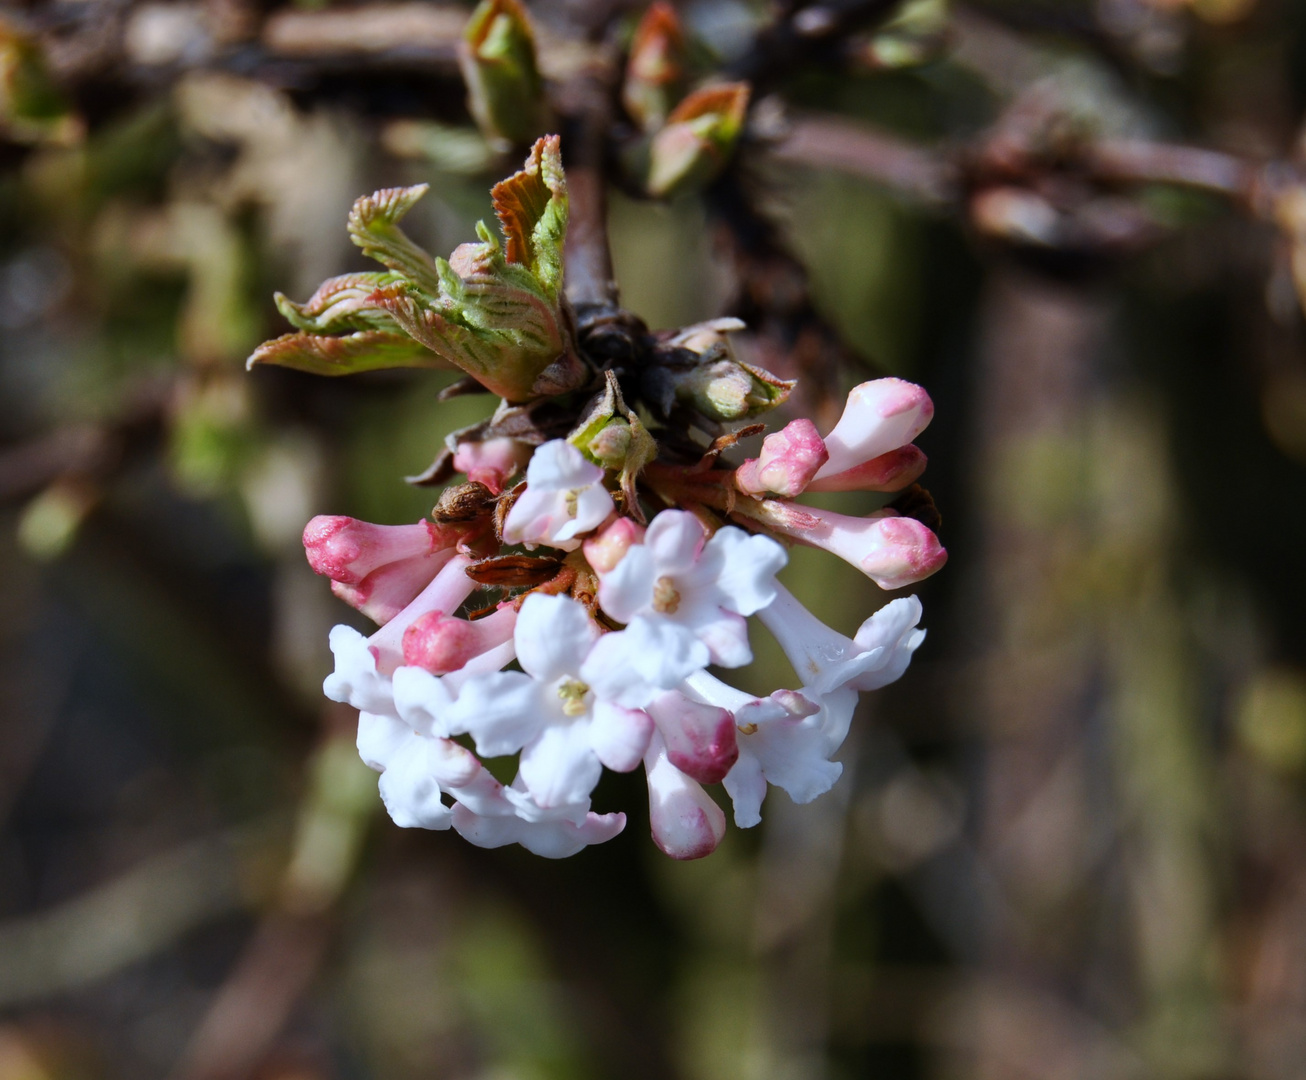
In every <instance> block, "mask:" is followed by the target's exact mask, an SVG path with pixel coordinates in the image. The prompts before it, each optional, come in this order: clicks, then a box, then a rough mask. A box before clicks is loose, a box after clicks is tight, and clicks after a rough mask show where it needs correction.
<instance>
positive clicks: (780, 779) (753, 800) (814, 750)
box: [686, 672, 857, 829]
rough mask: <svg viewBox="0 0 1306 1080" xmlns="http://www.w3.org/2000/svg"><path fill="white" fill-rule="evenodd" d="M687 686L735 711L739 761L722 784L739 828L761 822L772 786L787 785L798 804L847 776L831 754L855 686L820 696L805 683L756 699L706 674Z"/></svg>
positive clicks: (848, 716) (843, 733) (853, 703)
mask: <svg viewBox="0 0 1306 1080" xmlns="http://www.w3.org/2000/svg"><path fill="white" fill-rule="evenodd" d="M686 686H687V688H688V689H689V691H690V692H691V693H693V694H696V695H697V696H698V697H700V698H702V699H703V700H705V701H707V702H710V703H711V704H713V705H717V706H719V707H722V708H727V709H730V710H731V711H732V712H733V713H734V716H735V722H736V724H738V728H739V735H738V746H739V760H738V761H736V762H735V765H734V767H733V768H732V769H731V770H730V772H729V773H727V774H726V777H725V780H724V781H723V783H724V786H725V789H726V792H727V794H729V796H730V798H731V801H732V802H733V803H734V808H735V824H736V825H738V826H739V827H740V828H744V829H747V828H751V827H752V826H754V825H756V824H757V823H758V822H759V821H761V820H762V816H761V806H762V800H763V799H764V798H765V797H766V788H767V784H774V785H775V786H776V787H779V788H783V789H784V791H785V792H786V793H788V795H789V797H790V798H791V799H793V801H794V802H796V803H809V802H811V801H812V800H813V799H815V798H817V797H819V796H821V795H824V794H825V793H826V792H827V791H829V790H830V788H832V787H833V786H834V783H835V781H836V780H838V779H839V777H840V775H842V773H843V766H842V765H841V764H840V763H839V762H837V761H831V760H830V757H831V755H832V754H834V753H835V751H837V750H838V749H839V747H840V746H841V745H843V741H844V739H845V738H846V737H847V735H848V725H849V723H850V722H851V720H852V715H853V711H854V709H856V707H857V691H856V690H853V689H851V688H843V689H839V690H835V691H834V692H832V693H829V694H825V695H819V694H817V693H816V692H815V691H813V690H811V689H810V688H806V687H805V688H804V689H803V690H800V691H797V692H795V691H792V690H780V691H777V692H776V693H774V694H772V695H771V696H770V697H766V698H755V697H751V696H750V695H748V694H745V693H744V692H743V691H741V690H737V689H735V688H734V687H732V686H727V685H726V684H725V683H723V682H721V681H719V680H718V679H715V678H713V677H712V676H711V675H708V674H707V673H706V672H700V673H698V674H696V675H694V676H692V677H691V678H689V679H687V680H686Z"/></svg>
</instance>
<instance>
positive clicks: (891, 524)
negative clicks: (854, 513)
mask: <svg viewBox="0 0 1306 1080" xmlns="http://www.w3.org/2000/svg"><path fill="white" fill-rule="evenodd" d="M803 509H804V511H805V516H807V517H808V518H809V519H815V522H814V524H812V525H804V526H798V527H793V526H789V525H786V524H784V523H781V522H780V521H777V520H772V521H771V527H772V528H775V529H778V530H779V531H780V532H783V533H785V534H786V535H789V536H792V537H793V538H794V539H795V540H798V541H799V542H800V543H804V544H809V545H810V546H812V547H818V548H823V549H824V550H826V551H828V552H830V553H831V554H834V555H838V556H839V558H841V559H843V560H845V561H846V562H850V563H852V564H853V565H854V566H856V567H857V568H858V569H859V570H861V571H862V573H864V574H865V575H866V576H867V577H869V578H870V579H871V580H872V581H874V582H875V584H877V585H878V586H880V588H882V589H901V588H902V587H903V586H904V585H910V584H912V582H915V581H922V580H924V579H925V578H927V577H929V576H930V575H931V574H933V573H934V572H935V571H936V570H938V569H939V567H941V566H942V565H943V564H944V563H945V562H946V561H947V559H948V553H947V552H946V551H945V550H944V549H943V546H942V545H941V544H940V543H939V538H938V537H937V536H935V535H934V533H932V532H931V531H930V530H929V529H927V528H926V527H925V526H924V525H922V524H921V523H920V522H919V521H917V520H916V519H915V518H909V517H901V516H899V515H898V514H897V513H895V512H894V511H892V510H881V511H879V512H878V513H875V514H872V515H871V516H870V517H864V518H855V517H848V516H847V515H846V514H836V513H834V512H833V511H831V510H821V509H818V508H817V507H814V506H807V507H804V508H803Z"/></svg>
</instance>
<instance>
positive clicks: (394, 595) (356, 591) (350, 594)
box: [331, 548, 454, 626]
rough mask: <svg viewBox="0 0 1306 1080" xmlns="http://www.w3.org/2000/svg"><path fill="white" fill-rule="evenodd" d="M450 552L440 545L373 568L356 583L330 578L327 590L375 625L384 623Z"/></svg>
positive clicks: (434, 573)
mask: <svg viewBox="0 0 1306 1080" xmlns="http://www.w3.org/2000/svg"><path fill="white" fill-rule="evenodd" d="M453 554H454V551H453V548H441V549H440V550H438V551H433V552H431V553H430V554H429V555H421V556H418V557H416V558H412V559H400V560H399V561H398V562H393V563H387V564H386V565H385V566H382V567H380V568H379V569H376V570H373V571H372V572H371V573H370V574H368V575H367V577H365V578H363V580H362V581H360V582H359V583H358V584H357V585H350V584H348V583H346V582H343V581H333V582H331V591H332V592H333V593H335V594H336V596H338V597H339V598H340V599H341V600H343V601H344V602H345V603H346V604H349V605H350V606H351V607H355V608H357V609H358V610H359V611H361V612H362V613H363V614H364V615H366V616H367V617H368V618H369V619H371V620H372V621H373V622H375V623H376V624H377V625H378V626H384V625H385V624H386V623H388V622H389V621H390V620H391V619H393V618H394V617H395V616H396V615H398V614H399V612H401V611H403V609H404V608H406V607H407V606H408V605H409V604H411V603H412V602H413V600H414V598H415V597H416V596H417V594H418V593H420V592H421V591H422V590H423V589H424V588H426V586H427V585H429V584H430V583H431V580H432V579H433V578H434V577H435V575H436V574H437V573H439V572H440V569H441V567H443V566H444V564H445V563H447V562H448V561H449V560H450V559H451V558H453Z"/></svg>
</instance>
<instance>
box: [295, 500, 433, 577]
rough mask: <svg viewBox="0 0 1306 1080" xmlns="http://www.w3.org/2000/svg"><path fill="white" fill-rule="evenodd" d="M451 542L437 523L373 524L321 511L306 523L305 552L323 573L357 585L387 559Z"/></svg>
mask: <svg viewBox="0 0 1306 1080" xmlns="http://www.w3.org/2000/svg"><path fill="white" fill-rule="evenodd" d="M445 546H447V545H446V543H445V538H444V537H443V536H441V535H440V531H439V529H438V528H437V527H436V526H434V525H428V524H427V523H426V522H422V521H419V522H418V523H417V524H416V525H373V524H371V523H370V522H366V521H359V520H358V519H357V518H351V517H339V516H335V515H326V514H321V515H319V516H317V517H315V518H314V519H313V520H312V521H310V522H309V523H308V524H307V525H306V526H304V554H305V555H307V556H308V564H309V565H310V566H311V567H312V568H313V569H314V570H315V571H316V572H317V573H319V574H322V575H324V576H326V577H329V578H331V579H332V580H333V581H342V582H344V583H345V584H346V585H357V584H358V583H359V582H361V581H362V580H363V579H364V578H365V577H367V575H368V574H370V573H371V572H372V571H373V570H375V569H377V568H378V567H380V566H384V565H385V564H386V563H391V562H397V561H398V560H400V559H409V558H413V557H414V556H419V555H427V554H430V553H431V552H432V551H434V550H436V549H437V548H440V547H445Z"/></svg>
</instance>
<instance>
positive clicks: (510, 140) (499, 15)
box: [458, 0, 546, 150]
mask: <svg viewBox="0 0 1306 1080" xmlns="http://www.w3.org/2000/svg"><path fill="white" fill-rule="evenodd" d="M458 64H459V67H461V68H462V73H463V80H464V81H465V82H466V83H467V106H468V109H469V110H470V111H471V114H472V117H473V118H474V119H475V120H476V123H477V126H479V127H480V129H481V132H482V133H483V134H484V135H485V137H486V139H487V140H489V141H490V142H491V143H494V144H497V146H498V147H499V148H501V149H505V150H506V149H509V148H510V147H512V146H523V145H525V144H526V143H528V142H530V140H531V139H533V138H534V137H535V136H537V135H538V134H539V133H540V132H541V131H543V130H544V129H545V116H546V112H545V108H546V107H545V99H544V92H543V86H542V85H541V83H540V73H539V69H538V67H537V66H536V63H535V32H534V30H533V29H532V28H531V23H530V19H528V18H527V17H526V11H525V9H524V8H523V7H522V6H521V4H519V3H518V2H517V0H483V2H482V3H481V4H480V6H478V7H477V9H476V10H475V11H474V12H472V17H471V20H470V21H469V22H468V23H467V29H466V30H465V31H464V32H463V40H462V42H461V44H460V45H459V49H458Z"/></svg>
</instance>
